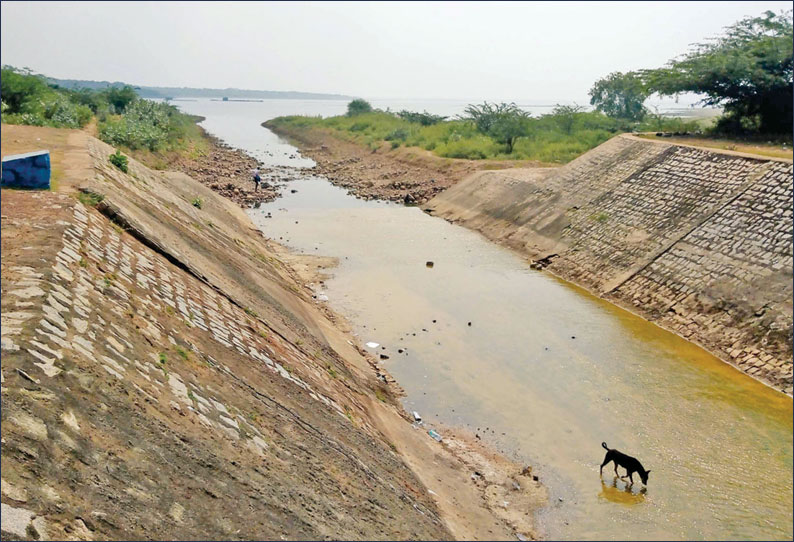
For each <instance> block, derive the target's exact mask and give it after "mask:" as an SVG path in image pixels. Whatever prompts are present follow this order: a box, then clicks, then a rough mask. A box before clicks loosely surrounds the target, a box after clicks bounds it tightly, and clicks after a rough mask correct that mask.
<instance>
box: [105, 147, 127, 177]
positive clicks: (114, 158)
mask: <svg viewBox="0 0 794 542" xmlns="http://www.w3.org/2000/svg"><path fill="white" fill-rule="evenodd" d="M108 159H109V160H110V163H111V164H113V165H114V166H116V167H117V168H119V169H120V170H121V171H123V172H124V173H127V169H128V168H127V157H126V156H124V155H123V154H121V152H119V151H118V150H116V152H114V153H113V154H111V155H110V156H109V157H108Z"/></svg>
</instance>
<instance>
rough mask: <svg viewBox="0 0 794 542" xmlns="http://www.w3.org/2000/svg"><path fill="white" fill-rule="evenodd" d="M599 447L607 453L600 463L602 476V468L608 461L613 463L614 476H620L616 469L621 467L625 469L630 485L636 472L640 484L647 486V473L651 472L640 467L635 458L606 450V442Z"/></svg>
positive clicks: (623, 477)
mask: <svg viewBox="0 0 794 542" xmlns="http://www.w3.org/2000/svg"><path fill="white" fill-rule="evenodd" d="M601 446H603V447H604V449H605V450H606V451H607V455H606V456H604V462H603V463H601V474H602V475H603V474H604V466H605V465H606V464H607V463H609V462H610V461H614V462H615V476H620V475H619V474H618V467H623V468H624V469H626V476H628V477H629V480H630V481H631V483H632V484H633V483H634V479H633V478H632V476H633V475H634V473H635V472H636V473H638V474H639V475H640V479H641V480H642V483H643V484H645V485H648V473H649V472H651V471H649V470H645V469H644V468H642V465H641V464H640V462H639V461H637V460H636V459H635V458H633V457H631V456H630V455H626V454H624V453H622V452H619V451H617V450H610V449H609V448H607V443H606V442H602V443H601ZM626 476H620V478H622V479H625V478H626Z"/></svg>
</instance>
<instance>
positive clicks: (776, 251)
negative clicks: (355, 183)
mask: <svg viewBox="0 0 794 542" xmlns="http://www.w3.org/2000/svg"><path fill="white" fill-rule="evenodd" d="M426 210H427V211H428V212H430V213H432V214H434V215H437V216H441V217H443V218H446V219H447V220H450V221H453V222H458V223H460V224H462V225H464V226H467V227H469V228H472V229H475V230H478V231H480V232H482V233H483V234H484V235H486V236H487V237H489V238H490V239H492V240H494V241H497V242H500V243H503V244H505V245H507V246H509V247H511V248H513V249H516V250H518V251H521V252H524V253H526V254H527V255H529V257H530V258H532V259H533V260H534V261H535V262H536V265H537V266H539V267H546V268H547V269H549V270H550V271H552V272H553V273H555V274H557V275H559V276H561V277H563V278H565V279H568V280H570V281H573V282H575V283H578V284H580V285H582V286H584V287H586V288H587V289H589V290H591V291H593V292H595V293H597V294H599V295H601V296H603V297H606V298H608V299H610V300H612V301H614V302H616V303H618V304H620V305H622V306H624V307H627V308H630V309H631V310H633V311H635V312H637V313H639V314H641V315H643V316H644V317H645V318H647V319H648V320H650V321H652V322H655V323H657V324H659V325H661V326H663V327H665V328H667V329H670V330H672V331H674V332H676V333H678V334H680V335H682V336H683V337H686V338H688V339H690V340H693V341H695V342H697V343H699V344H701V345H702V346H704V347H706V348H707V349H708V350H710V351H711V352H713V353H714V354H715V355H717V356H718V357H720V358H722V359H724V360H725V361H728V362H730V363H732V364H734V365H736V366H737V367H739V368H740V369H741V370H743V371H745V372H746V373H748V374H750V375H752V376H754V377H756V378H758V379H760V380H763V381H765V382H767V383H769V384H770V385H772V386H774V387H776V388H778V389H780V390H782V391H784V392H786V393H788V394H791V393H792V339H791V334H792V164H791V162H789V161H781V160H772V159H763V158H760V157H759V158H757V157H749V156H745V155H738V154H736V153H725V152H720V151H712V150H705V149H700V148H693V147H686V146H680V145H672V144H667V143H662V142H657V141H650V140H644V139H640V138H637V137H633V136H629V135H622V136H618V137H615V138H613V139H611V140H610V141H608V142H606V143H604V144H603V145H601V146H599V147H597V148H596V149H593V150H592V151H590V152H588V153H587V154H585V155H583V156H581V157H579V158H578V159H576V160H574V161H573V162H571V163H570V164H567V165H566V166H564V167H561V168H554V169H513V170H502V171H482V172H478V173H475V174H473V175H471V176H470V177H468V178H466V179H464V180H463V181H461V182H460V183H458V184H457V185H455V186H453V187H451V188H450V189H448V190H447V191H445V192H443V193H441V194H440V195H438V196H437V197H435V198H434V199H432V200H431V201H430V202H428V203H427V205H426Z"/></svg>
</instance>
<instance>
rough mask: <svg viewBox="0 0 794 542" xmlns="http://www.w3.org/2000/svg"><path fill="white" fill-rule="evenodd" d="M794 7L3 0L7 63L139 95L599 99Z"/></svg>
mask: <svg viewBox="0 0 794 542" xmlns="http://www.w3.org/2000/svg"><path fill="white" fill-rule="evenodd" d="M790 7H791V2H765V1H761V2H582V3H579V2H532V3H530V2H528V3H515V2H509V3H495V2H482V3H474V2H469V3H451V2H449V3H418V2H417V3H411V2H405V3H402V2H384V3H378V2H372V3H363V2H360V3H347V2H339V3H330V2H321V3H312V2H305V3H279V2H267V3H265V2H262V3H258V2H241V3H231V2H218V3H210V2H173V3H166V2H143V3H133V2H130V3H118V2H112V3H111V2H108V3H103V2H85V3H80V2H18V1H5V0H4V1H3V2H2V4H1V5H0V10H2V33H1V34H0V40H1V41H2V44H1V48H0V57H1V60H2V63H3V64H11V65H14V66H19V67H22V66H28V67H30V68H32V69H33V70H34V71H37V72H41V73H44V74H47V75H50V76H53V77H59V78H70V79H96V80H110V81H124V82H128V83H134V84H138V85H152V86H192V87H215V88H218V87H221V88H223V87H237V88H250V89H262V90H301V91H310V92H337V93H342V94H351V95H357V96H364V97H368V98H453V99H470V98H471V99H475V98H476V99H491V100H496V99H516V100H527V99H530V100H532V99H534V100H538V101H541V100H560V101H570V100H579V101H580V102H581V101H585V100H586V96H587V90H588V89H589V88H590V86H591V85H592V83H593V82H594V81H595V80H596V79H598V78H599V77H602V76H604V75H606V74H608V73H609V72H611V71H616V70H617V71H626V70H633V69H638V68H646V67H647V68H652V67H658V66H661V65H662V64H664V63H665V62H666V61H667V60H669V59H670V58H672V57H674V56H676V55H679V54H682V53H684V52H685V51H686V50H687V47H688V45H689V44H691V43H694V42H698V41H702V40H703V39H704V38H706V37H708V36H713V35H716V34H719V33H720V31H721V29H722V28H723V27H725V26H726V25H729V24H731V23H733V22H735V21H737V20H739V19H741V18H742V17H744V16H746V15H758V14H760V13H762V12H763V11H765V10H767V9H772V10H774V11H780V10H783V9H789V8H790Z"/></svg>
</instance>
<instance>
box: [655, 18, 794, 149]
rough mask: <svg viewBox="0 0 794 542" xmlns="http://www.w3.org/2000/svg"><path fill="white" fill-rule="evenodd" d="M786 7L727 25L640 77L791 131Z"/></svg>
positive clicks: (742, 119) (741, 121)
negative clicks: (779, 10)
mask: <svg viewBox="0 0 794 542" xmlns="http://www.w3.org/2000/svg"><path fill="white" fill-rule="evenodd" d="M792 39H794V36H793V35H792V12H791V11H787V12H782V13H779V14H775V13H774V12H771V11H767V12H766V13H764V14H763V15H762V16H760V17H747V18H745V19H743V20H741V21H739V22H737V23H736V24H734V25H732V26H729V27H728V28H727V29H726V31H725V34H724V35H723V36H720V37H717V38H713V39H711V40H709V41H707V42H706V43H700V44H696V45H695V46H694V47H693V49H692V50H691V51H690V52H689V53H687V54H686V55H684V56H683V57H682V58H680V59H675V60H671V61H670V62H668V64H667V65H666V66H665V67H663V68H660V69H657V70H645V71H643V72H642V75H643V78H644V79H645V80H646V82H647V84H648V88H649V89H650V90H651V91H652V92H658V93H659V94H662V95H668V96H672V95H675V94H678V93H681V92H695V93H698V94H705V96H706V97H705V98H704V100H703V103H704V104H705V105H721V106H723V107H724V108H725V112H726V117H727V120H728V121H729V122H724V123H723V124H724V125H730V124H731V123H730V121H731V120H732V121H733V126H734V127H738V126H744V127H755V128H757V129H758V130H759V131H761V132H765V133H789V134H790V133H791V130H792V99H794V96H793V95H792V84H794V79H793V78H792V76H794V61H793V58H794V46H793V45H792Z"/></svg>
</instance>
